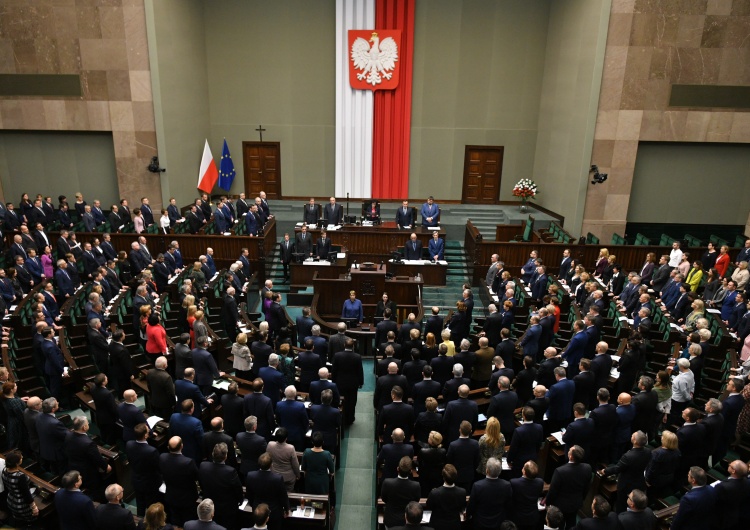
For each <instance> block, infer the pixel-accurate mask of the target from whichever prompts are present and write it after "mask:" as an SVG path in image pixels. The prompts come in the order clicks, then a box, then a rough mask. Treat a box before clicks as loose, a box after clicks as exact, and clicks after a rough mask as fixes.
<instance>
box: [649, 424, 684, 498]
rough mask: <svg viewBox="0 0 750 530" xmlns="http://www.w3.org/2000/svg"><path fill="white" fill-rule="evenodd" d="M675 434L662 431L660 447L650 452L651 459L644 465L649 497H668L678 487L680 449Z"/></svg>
mask: <svg viewBox="0 0 750 530" xmlns="http://www.w3.org/2000/svg"><path fill="white" fill-rule="evenodd" d="M678 445H679V444H678V441H677V435H676V434H675V433H673V432H672V431H664V432H663V433H662V435H661V447H659V448H658V449H655V450H653V451H652V452H651V461H650V462H649V464H648V466H646V471H645V477H646V485H647V486H648V496H649V499H658V498H661V497H668V496H670V495H672V494H673V493H674V492H676V491H677V490H678V489H679V481H680V480H681V478H682V477H679V476H677V468H678V467H679V465H680V457H681V454H680V450H679V449H678Z"/></svg>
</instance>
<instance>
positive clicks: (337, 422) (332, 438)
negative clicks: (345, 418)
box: [310, 389, 341, 453]
mask: <svg viewBox="0 0 750 530" xmlns="http://www.w3.org/2000/svg"><path fill="white" fill-rule="evenodd" d="M332 401H333V392H332V391H331V390H330V389H326V390H323V392H322V393H321V395H320V405H312V406H311V407H310V419H311V420H312V422H313V429H314V430H315V431H318V432H320V434H322V435H323V449H325V450H326V451H330V452H331V453H336V450H337V447H338V442H339V438H338V432H339V430H340V429H341V411H340V410H339V409H338V408H336V407H333V406H331V402H332Z"/></svg>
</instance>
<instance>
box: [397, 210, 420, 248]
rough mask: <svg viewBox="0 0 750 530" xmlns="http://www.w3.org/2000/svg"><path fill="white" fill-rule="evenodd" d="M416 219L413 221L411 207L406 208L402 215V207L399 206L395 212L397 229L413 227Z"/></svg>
mask: <svg viewBox="0 0 750 530" xmlns="http://www.w3.org/2000/svg"><path fill="white" fill-rule="evenodd" d="M415 221H416V219H414V210H412V208H411V206H407V208H406V213H404V207H403V206H399V207H398V209H397V210H396V224H397V225H398V226H399V227H404V226H413V225H414V223H415ZM407 259H408V258H407Z"/></svg>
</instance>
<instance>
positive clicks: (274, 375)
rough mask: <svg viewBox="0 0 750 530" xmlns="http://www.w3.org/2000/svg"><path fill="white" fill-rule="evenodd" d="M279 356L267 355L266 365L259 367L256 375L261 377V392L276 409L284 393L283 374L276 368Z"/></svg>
mask: <svg viewBox="0 0 750 530" xmlns="http://www.w3.org/2000/svg"><path fill="white" fill-rule="evenodd" d="M278 366H279V356H278V355H276V354H275V353H272V354H271V355H269V357H268V366H264V367H263V368H261V369H260V372H259V373H258V377H260V378H261V379H263V394H264V395H265V396H268V398H269V399H270V400H271V404H272V405H273V407H274V409H276V405H277V403H278V402H279V401H280V400H281V398H282V397H283V394H284V384H285V379H284V375H283V374H282V373H281V372H280V371H279V370H278Z"/></svg>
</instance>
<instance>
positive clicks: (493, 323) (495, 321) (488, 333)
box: [480, 304, 503, 348]
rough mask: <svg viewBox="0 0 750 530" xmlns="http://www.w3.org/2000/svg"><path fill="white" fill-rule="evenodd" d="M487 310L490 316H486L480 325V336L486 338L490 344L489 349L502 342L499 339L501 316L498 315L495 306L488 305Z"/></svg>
mask: <svg viewBox="0 0 750 530" xmlns="http://www.w3.org/2000/svg"><path fill="white" fill-rule="evenodd" d="M487 309H488V310H489V312H490V314H489V315H487V318H486V319H485V321H484V324H483V325H482V332H481V333H480V335H481V336H483V337H487V340H488V341H489V343H490V347H491V348H495V347H497V345H498V344H500V341H501V340H502V338H501V337H500V330H501V329H502V322H503V315H501V314H500V313H498V311H497V306H496V305H495V304H490V305H489V306H488V307H487Z"/></svg>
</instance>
